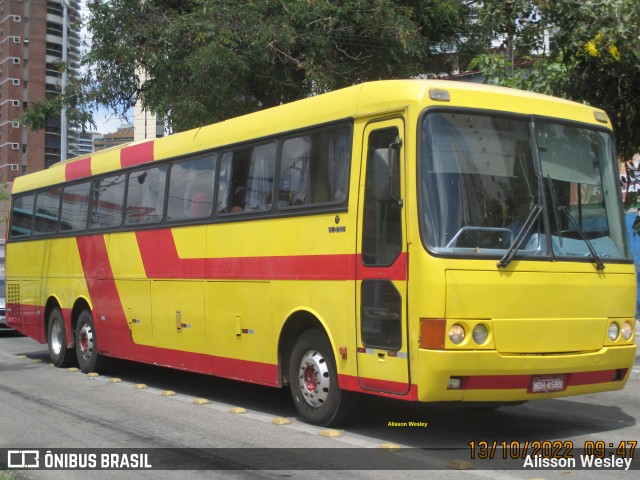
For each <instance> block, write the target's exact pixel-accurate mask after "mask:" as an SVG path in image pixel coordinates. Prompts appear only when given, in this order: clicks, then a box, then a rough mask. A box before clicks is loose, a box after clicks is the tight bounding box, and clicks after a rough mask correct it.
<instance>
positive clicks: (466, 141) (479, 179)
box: [421, 112, 546, 256]
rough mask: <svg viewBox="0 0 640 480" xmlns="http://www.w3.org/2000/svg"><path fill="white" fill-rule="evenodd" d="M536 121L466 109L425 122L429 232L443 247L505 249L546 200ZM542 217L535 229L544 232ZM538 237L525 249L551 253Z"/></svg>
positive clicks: (432, 242) (429, 239) (435, 246)
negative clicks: (534, 136)
mask: <svg viewBox="0 0 640 480" xmlns="http://www.w3.org/2000/svg"><path fill="white" fill-rule="evenodd" d="M531 151H532V149H531V141H530V134H529V124H528V122H527V120H526V119H513V118H506V117H500V116H488V115H484V114H470V113H460V112H432V113H428V114H427V115H426V116H425V118H424V122H423V125H422V165H421V194H422V202H421V205H422V208H423V214H422V217H421V218H422V220H423V225H422V227H423V238H425V239H426V242H425V243H426V245H427V247H428V248H429V249H431V250H433V251H434V252H437V253H460V254H474V255H475V254H479V255H483V254H484V255H494V256H495V255H500V254H501V253H504V251H505V250H506V249H508V248H509V247H510V246H511V245H512V243H513V241H514V240H515V239H516V237H517V236H518V234H519V233H520V230H521V229H522V227H523V226H524V224H525V221H526V220H527V218H528V217H529V214H530V212H531V211H532V209H533V208H535V207H536V205H538V203H539V199H538V196H539V192H538V190H539V189H538V180H537V177H536V174H535V168H534V163H533V158H532V155H531ZM541 226H542V223H541V221H540V220H539V219H538V220H536V222H535V225H534V226H533V228H531V229H530V231H533V230H537V231H539V230H540V228H541ZM545 247H546V246H545V245H544V244H540V243H538V242H536V241H535V240H534V241H533V242H531V241H530V242H528V244H527V245H525V247H524V248H526V249H528V250H533V251H535V252H540V251H544V249H545Z"/></svg>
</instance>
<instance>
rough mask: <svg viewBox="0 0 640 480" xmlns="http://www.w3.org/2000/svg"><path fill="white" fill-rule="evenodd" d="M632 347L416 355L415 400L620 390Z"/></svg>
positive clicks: (506, 398)
mask: <svg viewBox="0 0 640 480" xmlns="http://www.w3.org/2000/svg"><path fill="white" fill-rule="evenodd" d="M635 354H636V346H635V345H625V346H616V347H604V348H602V349H600V350H599V351H597V352H593V353H580V354H566V355H522V354H519V355H504V354H500V353H498V352H496V351H446V350H424V349H420V351H419V365H418V374H417V377H418V378H416V379H415V380H414V382H413V383H415V384H417V385H418V400H419V401H422V402H441V401H445V402H446V401H472V402H512V401H527V400H534V399H541V398H556V397H567V396H571V395H580V394H586V393H595V392H605V391H611V390H620V389H622V388H623V387H624V385H625V384H626V382H627V380H628V378H629V376H630V374H631V369H632V366H633V362H634V359H635Z"/></svg>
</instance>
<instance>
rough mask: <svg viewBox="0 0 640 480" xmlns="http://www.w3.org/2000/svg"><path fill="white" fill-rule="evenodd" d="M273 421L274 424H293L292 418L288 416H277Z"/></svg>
mask: <svg viewBox="0 0 640 480" xmlns="http://www.w3.org/2000/svg"><path fill="white" fill-rule="evenodd" d="M271 423H273V424H274V425H291V420H289V419H287V418H282V417H276V418H274V419H273V420H271Z"/></svg>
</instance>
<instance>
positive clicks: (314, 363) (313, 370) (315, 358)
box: [298, 350, 331, 408]
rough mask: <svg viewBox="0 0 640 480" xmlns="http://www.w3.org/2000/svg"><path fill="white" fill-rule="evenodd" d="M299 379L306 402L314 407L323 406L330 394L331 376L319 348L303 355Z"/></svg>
mask: <svg viewBox="0 0 640 480" xmlns="http://www.w3.org/2000/svg"><path fill="white" fill-rule="evenodd" d="M298 379H299V380H300V382H299V384H300V392H301V393H302V398H304V400H305V402H307V404H308V405H309V406H311V407H313V408H319V407H321V406H322V405H323V404H324V402H325V401H326V400H327V397H328V396H329V389H330V388H331V378H330V376H329V365H328V364H327V361H326V360H325V358H324V357H323V356H322V354H321V353H320V352H319V351H318V350H309V351H308V352H307V353H305V354H304V355H303V356H302V360H301V361H300V368H299V369H298Z"/></svg>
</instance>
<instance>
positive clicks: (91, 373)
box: [87, 372, 100, 378]
mask: <svg viewBox="0 0 640 480" xmlns="http://www.w3.org/2000/svg"><path fill="white" fill-rule="evenodd" d="M99 376H100V374H99V373H98V372H89V373H87V377H92V378H95V377H99Z"/></svg>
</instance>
